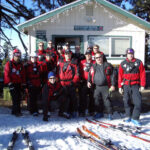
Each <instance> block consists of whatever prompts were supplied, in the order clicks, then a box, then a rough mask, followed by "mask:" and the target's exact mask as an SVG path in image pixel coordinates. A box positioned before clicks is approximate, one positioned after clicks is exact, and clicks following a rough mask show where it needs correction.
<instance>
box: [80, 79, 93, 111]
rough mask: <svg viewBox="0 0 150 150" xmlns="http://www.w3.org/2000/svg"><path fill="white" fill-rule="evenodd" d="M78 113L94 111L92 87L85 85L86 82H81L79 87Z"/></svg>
mask: <svg viewBox="0 0 150 150" xmlns="http://www.w3.org/2000/svg"><path fill="white" fill-rule="evenodd" d="M79 97H80V98H79V113H85V110H86V109H88V111H89V113H92V112H94V98H93V88H88V87H87V82H83V83H82V84H80V87H79Z"/></svg>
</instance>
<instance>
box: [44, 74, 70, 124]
mask: <svg viewBox="0 0 150 150" xmlns="http://www.w3.org/2000/svg"><path fill="white" fill-rule="evenodd" d="M62 94H63V93H62V86H61V84H60V82H57V81H56V75H55V73H54V72H52V71H51V72H49V73H48V81H47V83H46V84H45V85H44V87H43V89H42V103H43V121H48V118H49V116H48V112H49V111H54V110H55V109H58V108H59V114H60V113H62V114H65V113H66V112H67V107H66V105H67V104H66V101H64V100H63V95H62Z"/></svg>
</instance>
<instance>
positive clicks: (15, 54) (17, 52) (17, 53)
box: [13, 49, 21, 56]
mask: <svg viewBox="0 0 150 150" xmlns="http://www.w3.org/2000/svg"><path fill="white" fill-rule="evenodd" d="M13 56H21V52H20V50H19V49H14V50H13Z"/></svg>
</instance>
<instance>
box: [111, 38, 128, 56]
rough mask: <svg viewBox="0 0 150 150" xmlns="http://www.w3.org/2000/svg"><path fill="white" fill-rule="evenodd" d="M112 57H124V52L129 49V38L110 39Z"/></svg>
mask: <svg viewBox="0 0 150 150" xmlns="http://www.w3.org/2000/svg"><path fill="white" fill-rule="evenodd" d="M111 44H112V51H111V55H112V56H120V55H123V56H125V50H126V49H127V48H129V47H130V38H112V42H111Z"/></svg>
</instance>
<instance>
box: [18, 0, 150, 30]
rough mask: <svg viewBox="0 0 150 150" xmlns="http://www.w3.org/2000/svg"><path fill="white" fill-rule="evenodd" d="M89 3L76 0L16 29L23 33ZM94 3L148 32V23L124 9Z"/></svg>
mask: <svg viewBox="0 0 150 150" xmlns="http://www.w3.org/2000/svg"><path fill="white" fill-rule="evenodd" d="M90 1H93V0H77V1H75V2H72V3H69V4H67V5H64V6H62V7H59V8H57V9H55V10H52V11H50V12H47V13H45V14H42V15H39V16H37V17H35V18H33V19H30V20H28V21H26V22H24V23H22V24H19V25H18V26H17V27H18V29H19V30H20V31H23V30H24V29H25V28H26V27H29V26H32V25H35V24H36V23H39V22H41V21H44V20H46V19H50V18H51V17H53V16H55V15H57V14H60V13H63V12H64V11H66V10H69V9H72V8H74V7H77V6H79V5H82V4H84V3H87V2H90ZM94 1H96V2H97V3H99V4H101V5H103V6H105V7H107V8H110V9H112V10H113V11H115V12H117V13H119V14H121V15H123V16H125V17H127V18H129V19H131V20H133V21H135V22H136V23H137V24H139V25H142V26H143V27H145V28H146V29H148V30H150V23H149V22H147V21H145V20H143V19H141V18H139V17H138V16H136V15H134V14H132V13H130V12H128V11H126V10H124V9H122V8H120V7H118V6H116V5H114V4H112V3H110V2H108V1H106V0H94Z"/></svg>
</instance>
